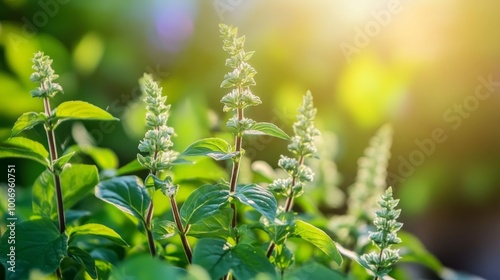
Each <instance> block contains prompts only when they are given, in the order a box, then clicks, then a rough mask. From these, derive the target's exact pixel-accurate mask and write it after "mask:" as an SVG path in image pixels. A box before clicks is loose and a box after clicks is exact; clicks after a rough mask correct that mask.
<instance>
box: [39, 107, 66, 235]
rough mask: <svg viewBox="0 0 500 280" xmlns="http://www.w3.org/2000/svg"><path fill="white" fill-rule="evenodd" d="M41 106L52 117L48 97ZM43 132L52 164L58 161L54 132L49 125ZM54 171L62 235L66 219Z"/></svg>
mask: <svg viewBox="0 0 500 280" xmlns="http://www.w3.org/2000/svg"><path fill="white" fill-rule="evenodd" d="M43 105H44V109H45V114H46V115H47V116H48V117H49V119H50V117H51V116H52V112H51V109H50V102H49V98H48V97H44V99H43ZM45 132H46V133H47V141H48V144H49V151H50V161H51V163H53V162H54V161H55V160H57V159H58V156H57V146H56V139H55V136H54V130H53V128H52V124H51V123H49V124H48V125H46V126H45ZM54 171H55V170H52V172H53V173H54V186H55V188H56V201H57V214H58V218H59V232H60V233H63V232H65V231H66V218H65V215H64V203H63V194H62V187H61V179H60V178H59V174H57V172H54Z"/></svg>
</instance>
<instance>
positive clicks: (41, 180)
mask: <svg viewBox="0 0 500 280" xmlns="http://www.w3.org/2000/svg"><path fill="white" fill-rule="evenodd" d="M220 33H221V37H222V40H223V43H222V49H223V50H224V51H225V52H226V53H227V54H228V58H227V59H226V63H225V64H226V66H227V67H229V69H230V70H229V72H228V73H227V74H225V75H224V78H223V81H222V83H221V85H220V87H221V88H223V89H224V90H225V91H226V94H225V95H222V94H221V96H222V97H221V100H220V101H221V103H222V104H223V106H221V107H222V110H223V111H224V112H227V113H228V114H229V116H227V122H226V127H227V129H226V130H225V131H224V132H221V133H212V134H208V133H207V135H206V136H207V137H206V138H202V139H197V140H196V141H194V142H192V143H191V144H188V145H185V146H184V147H186V148H185V149H183V150H176V146H175V145H174V143H175V137H176V132H177V133H179V131H181V133H183V132H185V131H186V128H185V127H175V128H174V125H172V124H171V121H170V114H171V113H172V110H175V107H173V108H171V106H170V105H168V104H166V101H167V97H166V96H165V95H164V93H163V89H162V87H161V86H160V85H159V84H158V83H157V82H156V81H155V79H154V77H153V76H152V75H150V74H144V76H143V77H142V78H141V79H140V81H139V83H140V86H141V90H142V93H143V98H142V101H143V104H142V106H145V109H146V114H145V116H144V124H145V133H144V137H143V138H142V140H140V141H139V142H138V143H136V144H135V145H137V147H138V148H137V150H136V151H134V152H133V155H134V157H135V158H136V159H135V160H134V161H132V162H130V163H128V164H126V165H124V166H122V167H119V165H118V160H117V156H116V155H115V154H114V152H113V151H112V150H111V149H109V148H102V147H96V146H93V145H91V144H89V142H88V141H87V142H85V141H81V140H79V139H78V138H77V137H75V139H74V141H75V143H76V144H75V145H71V146H69V147H68V146H66V145H61V143H58V142H57V141H56V140H57V139H58V138H57V137H56V135H57V134H56V130H57V128H58V127H60V125H61V123H63V122H66V121H70V122H71V121H74V120H79V121H96V120H97V121H117V119H116V118H115V117H113V116H112V115H111V114H109V113H108V112H107V111H105V110H103V109H101V108H99V107H96V106H94V105H92V104H90V103H87V102H84V101H77V100H74V101H66V102H63V103H61V104H59V105H58V106H56V107H54V108H52V107H51V101H53V100H54V97H55V96H57V94H59V93H62V92H63V89H62V86H61V85H60V84H59V83H56V82H55V80H56V79H57V78H58V76H57V75H56V74H55V73H54V70H53V69H52V67H51V63H52V60H51V59H50V58H49V57H48V56H46V55H44V54H43V53H41V52H38V53H36V54H35V56H34V58H33V70H34V72H33V74H32V75H31V80H32V81H33V82H34V83H36V84H37V87H36V88H35V89H34V90H33V91H31V95H32V96H33V97H36V98H39V99H40V100H41V101H42V102H43V105H44V111H43V112H27V113H25V114H23V115H22V116H20V117H19V119H18V120H17V121H16V122H15V124H14V126H13V128H12V132H11V137H10V138H9V139H7V140H6V141H4V142H3V143H2V144H1V145H0V157H2V158H21V159H28V160H32V161H34V162H36V163H38V164H40V165H42V166H43V167H44V169H45V170H44V171H43V172H41V174H39V176H38V178H37V179H36V180H35V181H34V182H33V185H32V186H31V191H32V194H31V197H32V203H31V206H32V209H31V212H30V213H31V215H29V217H19V219H18V220H16V222H15V223H14V222H13V224H12V226H15V243H14V242H13V241H12V240H14V238H13V237H12V234H11V233H10V232H11V231H7V232H6V233H4V234H3V236H2V238H1V242H0V249H1V250H0V251H1V252H2V254H1V255H0V261H1V263H2V265H4V266H5V267H6V269H5V275H6V277H5V278H6V279H54V278H57V279H120V280H121V279H241V280H243V279H375V280H378V279H393V278H392V277H398V279H405V277H406V278H407V277H408V276H407V275H406V274H405V272H404V271H403V270H401V269H400V268H399V267H398V265H397V263H398V262H413V263H419V264H421V265H424V266H426V267H428V268H429V269H431V270H432V271H434V272H436V274H439V275H442V276H446V275H457V274H450V270H448V269H446V268H444V267H443V266H442V265H441V264H440V262H439V261H438V260H437V259H436V258H434V257H433V256H432V255H431V254H430V253H429V252H427V251H426V250H425V248H424V247H423V246H422V244H421V243H420V242H419V241H418V239H417V238H415V237H414V236H412V235H411V234H409V233H407V232H403V231H400V229H401V227H402V224H401V223H399V222H398V221H397V220H396V219H397V218H398V217H399V215H400V212H401V210H399V209H396V206H397V204H398V200H397V199H394V198H393V193H392V188H390V187H389V188H388V186H387V185H386V184H385V179H386V176H387V172H386V168H387V163H388V160H389V157H390V152H389V150H390V146H391V139H392V129H391V127H390V126H388V125H386V126H383V127H382V128H381V129H380V130H379V131H378V132H377V133H376V135H375V136H374V137H373V139H372V140H371V141H370V146H369V147H368V148H367V150H366V151H365V155H364V156H363V157H362V158H361V159H360V161H359V169H358V177H357V178H356V181H355V183H354V184H353V185H352V186H351V187H349V188H348V191H347V199H346V205H341V204H339V205H337V207H345V208H344V209H347V212H346V214H345V215H341V216H328V215H326V214H323V213H322V212H321V211H319V206H318V204H319V202H318V201H320V199H317V198H314V197H313V196H311V195H309V193H311V192H313V191H316V192H318V190H320V195H319V196H320V197H321V196H323V198H324V196H326V195H325V194H327V193H331V192H329V191H325V190H331V189H333V188H334V186H333V183H332V182H333V181H334V180H332V179H331V176H329V175H331V174H329V173H332V172H335V171H336V170H334V168H335V165H334V162H333V159H332V158H329V157H330V155H329V153H325V152H324V151H322V149H324V147H325V145H331V142H328V141H326V142H325V141H323V142H324V143H323V144H322V145H318V143H321V141H319V140H321V139H322V138H321V137H322V135H321V133H320V131H319V130H318V129H317V128H316V126H315V118H316V113H317V110H316V108H315V106H314V100H313V95H312V93H311V92H309V91H308V92H307V93H306V94H305V95H304V97H303V99H302V104H300V105H299V106H298V107H299V108H298V113H297V117H296V121H295V122H294V123H293V125H292V126H291V127H284V126H283V127H278V126H277V125H275V124H273V123H270V122H265V121H259V120H254V119H251V118H249V117H248V113H249V112H248V111H249V110H252V109H253V108H254V107H255V106H258V105H259V104H261V102H262V101H261V99H260V98H259V97H258V96H257V95H255V94H254V93H253V87H254V86H255V85H256V81H255V79H254V77H255V75H256V74H257V71H256V70H255V68H254V67H253V66H252V65H251V64H250V63H249V61H250V60H251V58H252V56H253V55H254V52H253V51H247V50H245V37H244V36H238V34H237V33H238V32H237V29H236V28H233V27H230V26H227V25H223V24H221V25H220ZM171 109H172V110H171ZM183 117H185V118H189V116H187V115H183ZM38 126H43V130H44V132H45V134H46V139H45V138H44V137H38V138H44V139H36V138H35V137H33V135H38V136H40V135H39V134H29V133H27V132H28V131H29V130H33V129H38ZM74 127H76V129H80V130H83V131H84V130H85V129H84V128H82V126H81V125H79V124H74ZM286 131H289V133H290V134H291V135H290V136H289V135H288V133H287V132H286ZM209 135H210V136H209ZM262 137H266V139H274V140H275V141H277V142H280V143H281V144H282V145H283V146H284V147H287V152H286V154H283V155H281V156H280V158H279V159H276V161H275V162H274V163H272V164H268V163H265V162H262V161H259V162H254V163H251V162H250V159H249V158H248V157H247V156H246V155H245V148H247V149H248V148H249V147H251V146H252V143H255V139H260V138H262ZM274 140H273V141H274ZM39 141H42V142H43V143H42V142H39ZM45 143H46V144H45ZM320 157H321V158H320ZM89 162H95V165H94V164H89ZM273 165H275V166H277V167H278V168H277V169H276V170H275V169H274V168H273ZM224 167H226V168H224ZM321 190H323V191H321ZM92 192H93V193H94V195H95V196H92V195H90V196H89V194H90V193H92ZM96 198H97V199H96ZM377 201H378V204H377ZM82 202H85V203H82ZM103 202H105V203H103ZM323 207H324V206H323ZM337 212H338V209H337ZM7 214H8V213H7ZM11 218H17V217H14V214H13V217H11ZM14 220H15V219H14ZM9 226H11V225H10V224H9ZM4 252H8V254H7V253H4ZM12 252H14V253H12ZM11 264H12V265H11Z"/></svg>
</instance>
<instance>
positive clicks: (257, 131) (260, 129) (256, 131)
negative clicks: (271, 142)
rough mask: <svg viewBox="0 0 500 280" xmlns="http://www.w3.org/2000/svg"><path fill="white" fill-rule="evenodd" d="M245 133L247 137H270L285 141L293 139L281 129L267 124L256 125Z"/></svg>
mask: <svg viewBox="0 0 500 280" xmlns="http://www.w3.org/2000/svg"><path fill="white" fill-rule="evenodd" d="M243 133H244V134H247V135H269V136H273V137H276V138H280V139H283V140H290V139H291V138H290V136H288V134H286V133H285V132H284V131H283V130H282V129H281V128H279V127H277V126H276V125H275V124H273V123H266V122H259V123H255V124H254V125H252V126H251V127H250V129H248V130H245V131H244V132H243Z"/></svg>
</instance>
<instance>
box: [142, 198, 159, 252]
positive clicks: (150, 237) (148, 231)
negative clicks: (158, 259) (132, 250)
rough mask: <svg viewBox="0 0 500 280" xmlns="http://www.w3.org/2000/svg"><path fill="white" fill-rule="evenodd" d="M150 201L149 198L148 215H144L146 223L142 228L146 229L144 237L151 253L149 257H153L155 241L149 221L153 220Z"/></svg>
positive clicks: (152, 209) (152, 207)
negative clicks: (146, 238)
mask: <svg viewBox="0 0 500 280" xmlns="http://www.w3.org/2000/svg"><path fill="white" fill-rule="evenodd" d="M152 199H153V198H151V204H150V205H149V208H148V213H147V215H146V222H145V225H144V227H145V228H146V235H147V236H148V244H149V251H150V252H151V256H152V257H155V256H156V246H155V240H154V238H153V233H152V232H151V220H152V219H153V211H154V206H153V200H152Z"/></svg>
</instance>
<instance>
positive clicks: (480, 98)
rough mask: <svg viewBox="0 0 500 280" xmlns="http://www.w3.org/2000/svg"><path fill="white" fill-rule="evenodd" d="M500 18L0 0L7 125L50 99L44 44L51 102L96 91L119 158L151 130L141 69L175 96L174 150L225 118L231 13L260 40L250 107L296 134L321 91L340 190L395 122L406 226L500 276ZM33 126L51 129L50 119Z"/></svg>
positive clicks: (449, 254) (66, 139)
mask: <svg viewBox="0 0 500 280" xmlns="http://www.w3.org/2000/svg"><path fill="white" fill-rule="evenodd" d="M368 2H369V3H368ZM499 15H500V2H499V1H494V0H489V1H488V0H480V1H466V0H457V1H431V0H422V1H403V0H402V1H396V0H386V1H379V0H377V1H359V0H328V1H327V0H317V1H299V0H288V1H281V0H280V1H264V0H262V1H255V0H254V1H249V0H209V1H202V0H199V1H195V0H184V1H174V0H162V1H160V0H156V1H153V0H149V1H124V0H122V1H117V0H108V1H96V0H88V1H81V0H40V1H28V0H24V1H23V0H2V1H1V2H0V135H1V136H2V139H3V138H6V137H8V135H9V130H10V128H11V127H12V125H13V123H14V122H15V120H16V119H17V117H19V116H20V115H21V114H22V113H23V112H26V111H42V109H43V107H42V103H41V102H40V100H37V99H33V98H31V96H30V94H29V91H30V90H31V89H33V88H34V84H32V83H31V82H30V81H29V76H30V74H31V72H32V70H31V57H32V56H33V53H34V52H36V51H37V50H42V51H44V52H45V53H46V54H48V55H50V56H51V57H52V58H53V59H54V63H53V68H54V69H55V71H56V73H58V74H59V75H60V79H59V82H60V84H61V85H62V86H63V88H64V90H65V94H64V95H59V96H58V97H57V98H56V99H55V100H54V101H53V104H54V105H55V104H59V103H60V102H62V101H65V100H72V99H80V100H85V101H89V102H91V103H93V104H95V105H97V106H99V107H101V108H106V109H107V110H108V111H109V112H110V113H112V114H113V115H115V116H117V117H119V118H120V119H121V122H120V123H113V124H108V123H97V122H96V123H85V124H84V125H85V127H86V128H87V130H88V131H89V133H90V135H91V136H92V137H93V138H94V140H95V144H97V145H98V146H101V147H108V148H111V149H113V150H114V151H115V152H116V153H117V154H118V156H119V161H120V164H121V165H124V164H126V163H127V162H129V161H131V160H132V159H134V158H135V155H136V153H137V144H138V141H139V139H141V138H142V137H143V133H144V127H143V126H144V118H143V116H144V111H143V109H141V107H142V105H140V103H138V102H137V101H138V100H139V99H138V97H139V95H140V92H139V88H138V83H137V81H138V79H139V77H141V76H142V73H143V72H149V73H152V74H153V75H155V77H156V79H157V80H159V81H161V84H162V86H163V88H164V93H165V94H166V95H168V102H169V103H171V104H172V112H171V122H170V124H171V125H172V126H173V127H174V128H175V130H176V133H177V134H178V137H177V138H176V139H175V148H176V149H177V150H182V149H183V148H185V147H186V146H187V145H189V144H190V143H191V142H192V141H194V140H196V139H199V138H201V137H207V136H209V135H211V134H213V133H216V132H219V131H221V130H224V129H225V128H224V118H225V115H224V114H223V113H222V104H221V103H220V102H219V100H220V98H221V97H222V96H223V95H224V94H225V93H226V92H225V90H224V89H221V88H219V84H220V82H221V81H222V78H223V76H224V74H225V73H226V72H227V71H228V68H226V67H225V66H224V61H225V58H226V56H227V55H226V54H225V53H224V52H223V51H222V49H221V42H220V39H219V33H218V26H217V25H218V23H219V22H223V23H228V24H233V25H235V26H238V27H239V30H240V34H244V35H246V38H247V42H246V49H247V50H255V51H256V53H255V55H254V57H253V58H252V60H251V64H252V65H253V66H254V67H255V69H256V70H257V71H258V75H257V76H256V81H257V86H256V87H255V88H254V93H255V94H256V95H259V96H260V97H261V99H262V101H263V104H262V105H260V106H258V107H255V109H254V108H251V109H249V110H248V113H249V116H251V117H253V118H254V119H256V120H258V121H271V122H274V123H275V124H276V125H278V126H280V127H283V128H284V129H285V130H286V131H288V132H290V131H291V124H292V123H293V121H294V117H295V113H296V108H297V107H298V106H299V104H300V101H301V96H302V95H303V94H304V93H305V92H306V90H308V89H310V90H311V91H312V93H313V95H314V98H315V103H316V105H317V107H318V120H317V125H318V127H319V128H320V130H322V131H323V132H327V131H331V132H333V133H334V134H335V135H336V136H332V137H330V138H329V140H327V142H326V144H325V146H327V147H328V146H329V144H330V148H332V147H335V149H336V152H334V154H335V161H336V163H337V168H338V171H339V172H340V174H342V177H339V178H338V179H339V180H338V182H339V186H340V188H342V189H344V190H345V189H346V188H347V187H348V186H349V185H351V184H352V183H353V181H354V179H355V175H356V170H357V159H358V158H359V157H360V156H362V154H363V150H364V148H365V147H366V146H367V145H368V140H369V138H370V137H371V136H372V135H373V134H374V132H375V131H376V130H377V129H378V128H379V127H380V126H382V125H383V124H385V123H391V124H392V125H393V127H394V130H395V133H394V142H393V148H392V159H391V162H390V166H389V173H390V176H389V178H388V181H389V183H390V184H391V185H393V186H394V187H395V193H396V196H397V197H399V198H401V207H402V209H403V214H402V219H403V222H404V223H405V229H406V230H408V231H410V232H413V233H415V234H416V235H417V236H419V237H420V238H421V240H422V241H423V243H424V244H425V245H426V246H427V247H428V248H429V250H430V251H431V252H432V253H434V254H435V255H436V256H437V257H438V258H439V259H441V260H442V262H443V263H444V264H445V265H446V266H449V267H452V268H455V269H458V270H464V271H468V272H471V273H475V274H477V275H480V276H483V277H485V278H487V279H499V278H500V272H499V271H498V267H497V266H498V263H500V253H499V252H500V239H499V238H498V236H500V205H499V201H500V190H499V188H498V186H499V184H500V175H498V174H499V171H500V143H499V142H500V141H499V140H500V128H499V126H498V120H499V119H500V94H499V93H500V29H499V27H500V16H499ZM496 81H498V82H496ZM139 101H140V100H139ZM78 131H79V130H78V127H76V128H75V126H74V125H73V124H69V123H68V124H64V125H62V126H61V130H60V131H59V132H58V137H59V139H58V141H59V143H61V145H66V146H69V145H71V144H72V143H74V142H73V140H72V139H73V137H75V134H78ZM72 134H73V135H72ZM324 134H328V133H324ZM31 136H32V137H34V138H37V137H38V138H39V139H44V138H43V137H44V133H43V130H41V128H40V129H37V130H35V131H33V132H31ZM433 137H434V138H433ZM77 138H78V137H77ZM40 141H43V140H40ZM248 142H249V143H247V155H248V156H249V157H250V159H251V160H266V161H268V162H270V163H276V162H277V159H278V157H279V154H281V153H285V152H286V150H285V149H286V147H285V146H284V145H283V143H282V142H281V141H279V140H273V141H269V139H266V141H262V140H261V141H260V142H259V140H255V139H253V140H250V141H248ZM2 163H3V164H2V166H6V165H7V164H12V163H14V164H16V165H17V169H18V172H19V174H22V177H19V178H18V184H19V185H21V186H22V185H25V186H28V185H29V184H31V182H33V180H34V179H35V178H36V176H37V175H38V173H39V172H41V167H40V166H38V165H36V164H32V163H27V162H26V161H21V160H8V161H2ZM5 168H6V167H5ZM3 173H4V174H6V171H5V172H3ZM2 178H4V175H2ZM2 181H4V180H3V179H2ZM20 192H22V190H21V191H20ZM2 203H3V202H2ZM28 209H29V208H28ZM325 209H326V208H325ZM325 211H326V210H325ZM336 211H339V212H341V210H338V209H337V210H332V213H336Z"/></svg>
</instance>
